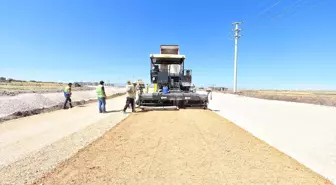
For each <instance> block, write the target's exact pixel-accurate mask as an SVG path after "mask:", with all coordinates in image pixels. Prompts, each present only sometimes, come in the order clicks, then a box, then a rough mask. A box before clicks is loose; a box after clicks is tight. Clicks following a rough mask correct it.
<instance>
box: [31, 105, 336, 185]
mask: <svg viewBox="0 0 336 185" xmlns="http://www.w3.org/2000/svg"><path fill="white" fill-rule="evenodd" d="M35 184H37V185H39V184H43V185H49V184H50V185H53V184H58V185H63V184H64V185H70V184H73V185H77V184H91V185H95V184H97V185H105V184H106V185H107V184H129V185H133V184H134V185H140V184H146V185H159V184H202V185H204V184H211V185H215V184H218V185H219V184H220V185H223V184H230V185H232V184H284V185H291V184H292V185H300V184H301V185H319V184H320V185H326V184H331V183H330V182H329V181H327V180H325V179H324V178H322V177H321V176H320V175H318V174H316V173H314V172H312V171H311V170H310V169H308V168H306V167H304V166H302V165H301V164H299V163H298V162H296V161H295V160H293V159H292V158H290V157H288V156H286V155H284V154H283V153H281V152H279V151H278V150H276V149H274V148H273V147H271V146H269V145H267V144H265V143H264V142H262V141H260V140H259V139H257V138H255V137H253V136H252V135H250V134H249V133H247V132H245V131H244V130H242V129H241V128H239V127H237V126H236V125H234V124H232V123H230V122H228V121H227V120H225V119H223V118H222V117H220V116H218V115H216V114H215V113H213V112H210V111H205V110H180V111H161V112H155V111H153V112H139V113H135V114H132V115H131V116H129V117H128V118H126V119H125V120H124V121H122V122H121V123H119V124H118V125H117V126H116V127H114V128H113V129H111V130H110V131H109V132H107V133H106V134H105V135H104V136H103V137H102V138H100V139H98V140H97V141H95V142H94V143H92V144H91V145H90V146H88V147H87V148H86V149H85V150H82V151H80V152H79V153H78V154H76V155H75V156H74V157H73V158H71V159H70V160H68V161H66V162H65V163H63V164H62V165H60V166H58V167H57V168H56V170H54V171H53V172H51V173H49V174H46V175H45V176H44V177H43V178H42V179H40V180H39V181H37V182H36V183H35Z"/></svg>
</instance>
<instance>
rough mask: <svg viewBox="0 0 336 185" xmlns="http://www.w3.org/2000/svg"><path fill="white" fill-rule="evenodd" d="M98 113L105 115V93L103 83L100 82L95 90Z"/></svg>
mask: <svg viewBox="0 0 336 185" xmlns="http://www.w3.org/2000/svg"><path fill="white" fill-rule="evenodd" d="M96 93H97V98H98V107H99V113H106V93H105V89H104V81H100V82H99V85H98V87H97V88H96Z"/></svg>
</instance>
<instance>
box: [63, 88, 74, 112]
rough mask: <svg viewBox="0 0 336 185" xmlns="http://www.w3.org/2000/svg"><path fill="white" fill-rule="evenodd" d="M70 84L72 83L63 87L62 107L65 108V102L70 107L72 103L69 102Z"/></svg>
mask: <svg viewBox="0 0 336 185" xmlns="http://www.w3.org/2000/svg"><path fill="white" fill-rule="evenodd" d="M71 86H72V83H69V84H68V86H66V87H65V88H64V97H65V102H64V105H63V109H66V105H67V103H68V102H69V105H70V108H72V104H71V94H72V93H71Z"/></svg>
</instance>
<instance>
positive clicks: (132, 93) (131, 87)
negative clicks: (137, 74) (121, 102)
mask: <svg viewBox="0 0 336 185" xmlns="http://www.w3.org/2000/svg"><path fill="white" fill-rule="evenodd" d="M135 86H136V82H134V83H133V84H132V83H131V81H129V80H128V81H127V84H126V92H127V98H126V104H125V106H124V109H123V112H124V113H126V109H127V107H129V105H131V107H132V112H135V108H134V100H135V97H136V89H135Z"/></svg>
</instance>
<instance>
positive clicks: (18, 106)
mask: <svg viewBox="0 0 336 185" xmlns="http://www.w3.org/2000/svg"><path fill="white" fill-rule="evenodd" d="M106 91H107V94H108V97H109V98H110V97H115V96H119V95H122V94H124V89H122V88H106ZM95 98H96V92H95V91H77V92H76V93H73V97H72V105H74V106H78V105H83V104H86V103H89V102H92V101H93V100H95ZM63 103H64V96H63V93H43V94H42V93H24V94H19V95H16V96H0V122H3V121H7V120H11V119H15V118H19V117H24V116H30V115H34V114H40V113H43V112H50V111H54V110H59V109H61V108H62V107H63Z"/></svg>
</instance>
